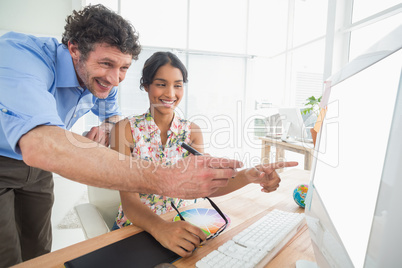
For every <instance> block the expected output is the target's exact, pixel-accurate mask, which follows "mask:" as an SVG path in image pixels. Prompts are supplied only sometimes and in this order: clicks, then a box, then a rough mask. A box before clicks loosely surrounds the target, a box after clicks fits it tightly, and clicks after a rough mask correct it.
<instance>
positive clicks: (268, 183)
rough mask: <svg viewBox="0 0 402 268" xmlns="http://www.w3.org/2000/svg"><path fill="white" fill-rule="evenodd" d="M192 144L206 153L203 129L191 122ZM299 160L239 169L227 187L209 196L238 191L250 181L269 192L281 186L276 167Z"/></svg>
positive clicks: (289, 164) (292, 164) (290, 164)
mask: <svg viewBox="0 0 402 268" xmlns="http://www.w3.org/2000/svg"><path fill="white" fill-rule="evenodd" d="M191 129H192V130H191V144H190V145H191V146H192V147H194V149H196V150H197V151H199V152H200V153H204V142H203V137H202V131H201V129H200V127H199V126H198V125H196V124H195V123H191ZM296 165H297V162H283V163H274V164H269V165H264V166H263V165H258V166H255V167H252V168H248V169H243V170H241V171H239V172H238V173H237V174H236V176H235V177H234V178H232V179H230V180H229V183H228V185H227V186H226V187H223V188H220V189H218V190H217V191H216V192H214V193H213V194H211V195H209V197H216V196H221V195H225V194H228V193H231V192H233V191H236V190H238V189H240V188H242V187H244V186H246V185H247V184H249V183H259V184H260V185H261V187H262V189H261V191H263V192H266V193H269V192H272V191H275V190H276V189H277V188H278V187H279V183H280V181H281V179H280V177H279V175H278V174H277V173H276V171H275V169H277V168H283V167H292V166H296Z"/></svg>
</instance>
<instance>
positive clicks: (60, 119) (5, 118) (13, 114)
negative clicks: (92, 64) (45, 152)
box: [0, 32, 120, 160]
mask: <svg viewBox="0 0 402 268" xmlns="http://www.w3.org/2000/svg"><path fill="white" fill-rule="evenodd" d="M89 111H92V112H93V113H94V114H96V115H97V116H99V118H100V120H101V121H103V120H104V119H106V118H108V117H110V116H113V115H119V114H120V110H119V107H118V105H117V88H116V87H115V88H113V89H112V91H111V92H110V94H109V96H108V97H107V98H106V99H104V100H102V99H98V98H96V97H95V96H94V95H92V93H91V92H89V90H88V89H83V88H81V87H80V85H79V83H78V80H77V76H76V73H75V70H74V66H73V62H72V59H71V56H70V53H69V51H68V49H67V48H66V47H65V46H64V45H63V44H60V43H59V42H58V41H57V40H56V39H55V38H43V37H35V36H30V35H25V34H19V33H14V32H9V33H6V34H4V35H3V36H1V37H0V155H2V156H6V157H11V158H15V159H20V160H21V159H22V156H21V151H20V149H19V147H18V141H19V139H20V138H21V136H23V135H24V134H25V133H27V132H29V131H30V130H31V129H33V128H35V127H36V126H39V125H53V126H59V127H62V128H65V129H70V128H71V127H72V126H73V125H74V123H75V122H76V121H77V120H78V119H79V118H80V117H81V116H83V115H84V114H86V113H87V112H89ZM38 146H41V145H40V144H38Z"/></svg>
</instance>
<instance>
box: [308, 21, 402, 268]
mask: <svg viewBox="0 0 402 268" xmlns="http://www.w3.org/2000/svg"><path fill="white" fill-rule="evenodd" d="M401 36H402V26H400V27H398V28H397V29H395V30H394V31H393V32H391V33H390V34H389V35H387V36H386V37H384V38H383V39H381V40H380V41H379V42H378V43H377V44H375V45H374V46H373V47H372V48H371V49H370V50H369V51H368V52H367V53H365V54H363V55H361V56H360V57H358V58H356V59H355V60H353V61H351V62H350V63H349V64H347V65H346V66H345V67H344V68H342V70H340V72H339V73H337V74H335V75H334V76H332V77H331V78H329V79H328V80H327V81H326V83H325V85H326V86H325V87H326V90H325V92H324V94H323V98H322V103H321V107H327V112H326V116H325V119H324V122H323V124H322V129H321V130H320V131H319V134H318V137H317V143H316V149H315V155H314V158H315V159H314V161H313V166H312V174H311V181H310V185H309V191H308V194H307V197H306V211H305V212H306V213H305V214H306V221H307V225H308V227H309V232H310V236H311V241H312V245H313V248H314V253H315V257H316V261H317V264H318V266H319V267H321V268H324V267H341V268H347V267H357V268H360V267H370V268H371V267H378V268H380V267H402V253H401V251H400V244H401V241H402V205H401V198H400V195H401V194H400V193H401V191H402V138H401V137H402V135H401V134H402V86H401V83H402V76H401V67H402V49H401V48H402V39H401Z"/></svg>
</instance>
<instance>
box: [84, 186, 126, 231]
mask: <svg viewBox="0 0 402 268" xmlns="http://www.w3.org/2000/svg"><path fill="white" fill-rule="evenodd" d="M88 200H89V203H91V204H93V205H94V206H96V207H97V209H98V211H99V213H100V214H101V215H102V217H103V219H104V220H105V223H106V225H107V226H108V227H109V229H112V227H113V224H114V221H115V219H116V216H117V211H118V209H119V205H120V193H119V191H117V190H110V189H103V188H98V187H94V186H88Z"/></svg>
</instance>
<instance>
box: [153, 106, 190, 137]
mask: <svg viewBox="0 0 402 268" xmlns="http://www.w3.org/2000/svg"><path fill="white" fill-rule="evenodd" d="M145 119H146V122H147V128H148V131H149V132H150V133H152V132H156V131H158V130H159V127H158V125H157V124H156V123H155V121H154V118H153V117H152V115H151V112H150V110H148V111H147V113H146V114H145ZM181 129H182V127H181V126H180V118H179V117H178V116H176V113H174V115H173V121H172V124H171V125H170V129H169V130H170V131H172V132H173V133H174V134H175V135H176V136H177V135H178V134H179V133H180V130H181Z"/></svg>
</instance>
